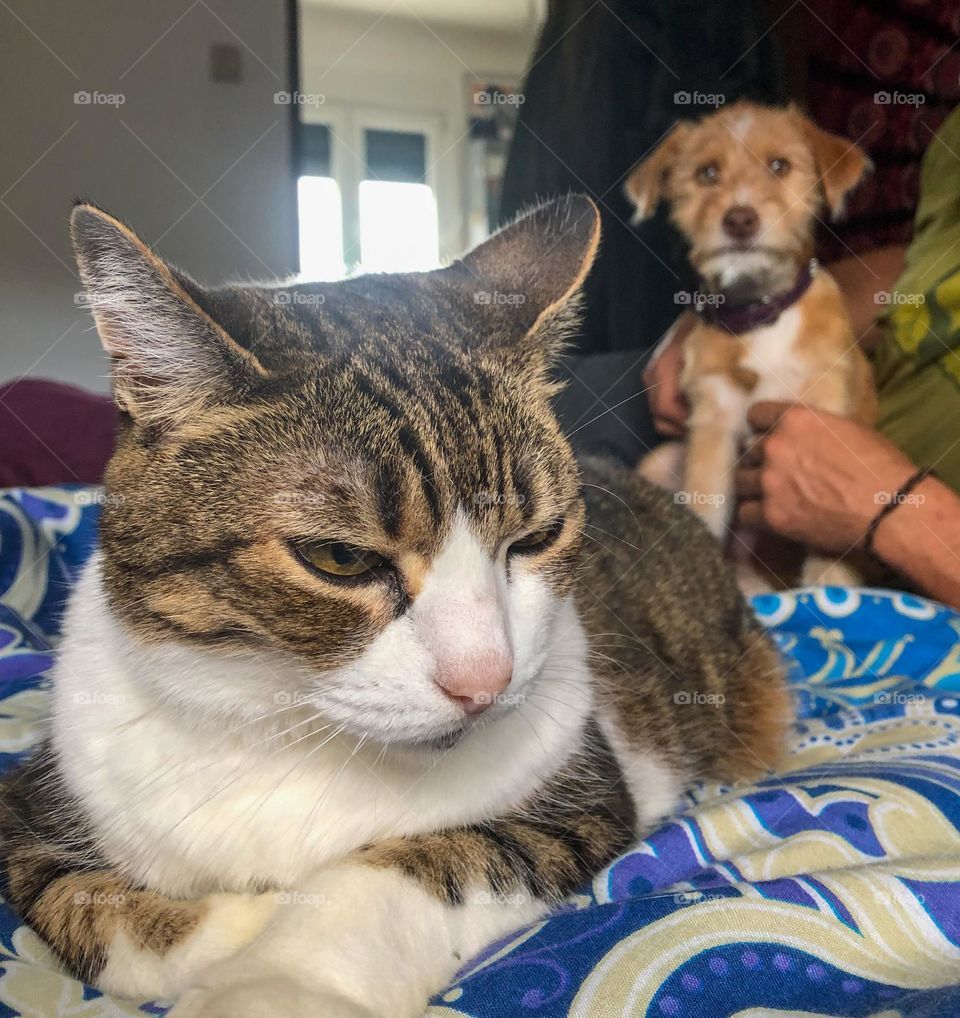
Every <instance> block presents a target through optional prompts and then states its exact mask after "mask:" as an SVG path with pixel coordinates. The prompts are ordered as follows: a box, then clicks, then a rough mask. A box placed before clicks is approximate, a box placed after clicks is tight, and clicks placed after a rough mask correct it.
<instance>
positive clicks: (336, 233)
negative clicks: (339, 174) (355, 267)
mask: <svg viewBox="0 0 960 1018" xmlns="http://www.w3.org/2000/svg"><path fill="white" fill-rule="evenodd" d="M330 142H331V137H330V128H329V127H328V126H327V125H326V124H301V125H300V179H299V180H298V181H297V202H298V207H299V221H300V275H301V277H302V278H303V279H318V280H328V279H341V278H342V277H343V276H344V275H345V274H346V265H345V264H344V260H343V203H342V202H341V200H340V186H339V185H338V184H337V182H336V180H334V178H333V173H332V169H331V163H330Z"/></svg>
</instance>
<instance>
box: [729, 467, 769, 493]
mask: <svg viewBox="0 0 960 1018" xmlns="http://www.w3.org/2000/svg"><path fill="white" fill-rule="evenodd" d="M761 476H762V475H761V472H760V471H759V470H756V469H744V468H741V469H740V470H738V471H737V473H736V476H735V485H736V491H737V495H738V496H739V497H740V498H746V499H753V498H760V497H761V496H762V495H763V486H762V483H761Z"/></svg>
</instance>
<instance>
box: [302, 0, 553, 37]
mask: <svg viewBox="0 0 960 1018" xmlns="http://www.w3.org/2000/svg"><path fill="white" fill-rule="evenodd" d="M301 2H302V3H305V4H307V5H309V6H310V7H331V8H336V9H337V10H349V11H362V12H369V13H372V14H389V15H390V16H391V17H407V18H420V19H421V20H422V21H430V22H434V23H437V22H442V23H446V24H453V25H461V26H463V27H467V28H486V29H501V30H503V31H508V30H511V29H518V28H519V29H527V28H529V27H530V26H531V25H532V24H536V23H538V22H539V21H540V20H541V18H542V15H543V13H544V11H545V9H546V0H301Z"/></svg>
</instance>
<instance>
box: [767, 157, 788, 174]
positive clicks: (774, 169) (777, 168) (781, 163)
mask: <svg viewBox="0 0 960 1018" xmlns="http://www.w3.org/2000/svg"><path fill="white" fill-rule="evenodd" d="M767 166H769V167H770V172H771V173H772V174H773V175H774V176H775V177H785V176H786V175H787V174H788V173H789V172H790V162H789V160H787V159H780V158H777V159H771V160H770V162H769V163H767Z"/></svg>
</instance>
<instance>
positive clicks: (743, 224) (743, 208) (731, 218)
mask: <svg viewBox="0 0 960 1018" xmlns="http://www.w3.org/2000/svg"><path fill="white" fill-rule="evenodd" d="M759 224H760V217H759V216H758V215H757V212H756V209H752V208H750V206H749V205H734V206H733V208H729V209H727V211H726V213H725V214H724V217H723V229H724V231H725V232H726V234H727V236H728V237H732V238H733V239H734V240H749V239H750V238H751V237H752V236H753V235H754V234H755V233H756V232H757V226H758V225H759Z"/></svg>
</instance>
